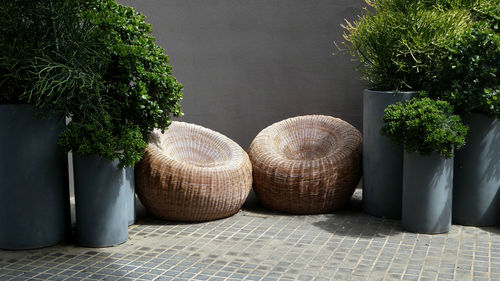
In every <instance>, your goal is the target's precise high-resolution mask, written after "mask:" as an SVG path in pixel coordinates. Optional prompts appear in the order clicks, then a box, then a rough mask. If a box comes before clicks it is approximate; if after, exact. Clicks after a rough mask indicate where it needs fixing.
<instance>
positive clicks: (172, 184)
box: [135, 122, 252, 221]
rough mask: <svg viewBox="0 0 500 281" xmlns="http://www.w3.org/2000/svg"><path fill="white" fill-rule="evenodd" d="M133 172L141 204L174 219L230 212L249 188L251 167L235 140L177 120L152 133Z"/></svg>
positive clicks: (207, 217)
mask: <svg viewBox="0 0 500 281" xmlns="http://www.w3.org/2000/svg"><path fill="white" fill-rule="evenodd" d="M135 176H136V190H137V195H138V196H139V199H140V200H141V202H142V204H143V205H144V206H145V208H146V209H147V210H148V211H149V212H150V213H151V214H152V215H154V216H156V217H158V218H163V219H168V220H179V221H206V220H213V219H218V218H224V217H228V216H231V215H233V214H235V213H237V212H238V210H239V209H240V208H241V206H242V205H243V203H244V202H245V199H246V198H247V196H248V193H249V191H250V188H251V186H252V166H251V164H250V160H249V158H248V155H247V154H246V152H245V151H244V150H243V149H242V148H241V147H240V146H239V145H238V144H236V143H235V142H233V141H232V140H230V139H229V138H227V137H225V136H223V135H221V134H219V133H217V132H214V131H212V130H209V129H206V128H203V127H201V126H197V125H193V124H188V123H182V122H172V125H170V127H169V128H168V129H167V130H166V131H165V132H164V133H163V134H162V133H161V132H160V131H155V132H153V135H152V137H151V141H150V143H149V144H148V147H147V148H146V151H145V156H144V158H143V160H141V162H139V164H138V166H137V167H136V172H135Z"/></svg>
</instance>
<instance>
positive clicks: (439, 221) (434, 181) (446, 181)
mask: <svg viewBox="0 0 500 281" xmlns="http://www.w3.org/2000/svg"><path fill="white" fill-rule="evenodd" d="M452 189H453V159H446V158H444V157H443V156H441V155H437V154H434V155H430V156H423V155H419V154H416V153H408V152H405V153H404V172H403V212H402V223H403V227H404V228H405V229H407V230H409V231H412V232H419V233H430V234H432V233H444V232H448V231H449V230H450V227H451V204H452V193H453V191H452Z"/></svg>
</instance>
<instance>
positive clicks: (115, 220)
mask: <svg viewBox="0 0 500 281" xmlns="http://www.w3.org/2000/svg"><path fill="white" fill-rule="evenodd" d="M117 164H118V161H117V160H115V161H113V162H110V161H109V160H107V159H105V158H102V157H97V156H76V157H75V158H74V164H73V166H74V173H75V209H76V237H77V240H78V243H79V244H81V245H83V246H89V247H107V246H113V245H118V244H121V243H123V242H125V241H126V240H127V238H128V225H129V223H130V210H131V208H132V206H130V204H131V202H132V201H131V195H133V185H134V181H133V170H132V169H119V168H118V167H117Z"/></svg>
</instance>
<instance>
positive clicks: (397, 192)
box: [363, 90, 414, 218]
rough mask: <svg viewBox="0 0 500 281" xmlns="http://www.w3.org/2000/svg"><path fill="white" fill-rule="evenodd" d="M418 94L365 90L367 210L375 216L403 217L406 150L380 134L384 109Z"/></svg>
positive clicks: (364, 178) (364, 170)
mask: <svg viewBox="0 0 500 281" xmlns="http://www.w3.org/2000/svg"><path fill="white" fill-rule="evenodd" d="M413 94H414V92H384V91H372V90H365V91H364V95H363V208H364V210H365V211H366V212H367V213H369V214H371V215H374V216H378V217H387V218H400V217H401V196H402V195H401V194H402V186H403V147H402V146H395V145H394V144H393V143H392V142H391V141H390V140H389V138H387V137H386V136H382V135H381V134H380V129H381V128H382V126H383V122H382V118H383V116H384V109H385V108H386V107H387V106H388V105H390V104H394V103H396V102H402V101H405V100H408V99H410V98H411V97H412V96H413Z"/></svg>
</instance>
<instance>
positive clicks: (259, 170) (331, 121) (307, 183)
mask: <svg viewBox="0 0 500 281" xmlns="http://www.w3.org/2000/svg"><path fill="white" fill-rule="evenodd" d="M248 154H249V156H250V161H251V162H252V166H253V181H254V184H253V188H254V190H255V193H256V195H257V197H258V198H259V200H260V201H261V202H262V204H263V205H264V206H266V207H267V208H270V209H273V210H279V211H284V212H288V213H295V214H315V213H325V212H329V211H332V210H335V209H338V208H341V207H343V206H344V205H346V204H347V203H348V202H349V199H350V198H351V196H352V194H353V192H354V190H355V188H356V185H357V184H358V182H359V180H360V178H361V158H362V137H361V133H360V132H359V131H358V130H357V129H356V128H354V127H353V126H352V125H350V124H349V123H347V122H345V121H343V120H341V119H338V118H334V117H330V116H323V115H307V116H299V117H294V118H289V119H286V120H283V121H281V122H278V123H275V124H273V125H271V126H269V127H267V128H265V129H264V130H262V131H261V132H260V133H259V134H258V135H257V136H256V137H255V139H254V140H253V142H252V144H251V145H250V148H249V152H248Z"/></svg>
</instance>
